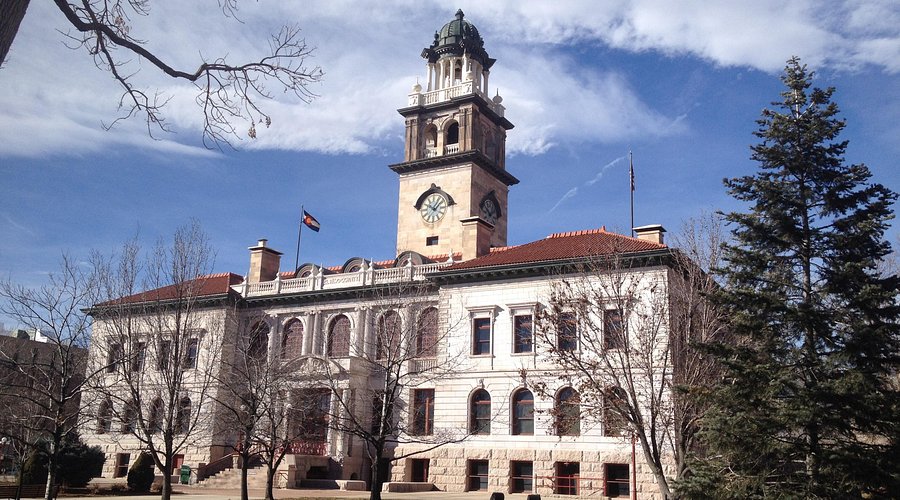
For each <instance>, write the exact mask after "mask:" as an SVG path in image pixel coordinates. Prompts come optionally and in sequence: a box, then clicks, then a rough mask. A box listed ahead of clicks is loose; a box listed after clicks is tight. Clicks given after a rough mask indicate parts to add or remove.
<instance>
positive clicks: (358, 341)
mask: <svg viewBox="0 0 900 500" xmlns="http://www.w3.org/2000/svg"><path fill="white" fill-rule="evenodd" d="M367 312H368V311H367V310H366V308H365V307H360V308H357V310H356V328H354V329H353V331H351V332H350V355H352V356H360V357H363V356H365V344H366V316H367V314H366V313H367Z"/></svg>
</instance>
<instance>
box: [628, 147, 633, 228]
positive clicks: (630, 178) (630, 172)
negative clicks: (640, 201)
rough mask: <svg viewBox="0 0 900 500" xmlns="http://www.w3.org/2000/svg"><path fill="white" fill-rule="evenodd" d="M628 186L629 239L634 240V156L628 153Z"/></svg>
mask: <svg viewBox="0 0 900 500" xmlns="http://www.w3.org/2000/svg"><path fill="white" fill-rule="evenodd" d="M628 165H629V166H628V185H629V190H630V191H631V237H632V238H634V155H632V153H631V151H630V150H629V151H628Z"/></svg>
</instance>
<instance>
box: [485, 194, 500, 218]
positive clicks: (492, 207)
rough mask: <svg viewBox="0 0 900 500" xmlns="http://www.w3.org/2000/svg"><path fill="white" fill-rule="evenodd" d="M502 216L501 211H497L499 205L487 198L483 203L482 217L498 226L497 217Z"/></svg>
mask: <svg viewBox="0 0 900 500" xmlns="http://www.w3.org/2000/svg"><path fill="white" fill-rule="evenodd" d="M499 216H500V211H499V210H497V204H496V203H494V200H492V199H490V198H487V199H485V200H484V201H482V202H481V217H482V218H483V219H484V220H486V221H488V222H490V223H491V224H497V217H499Z"/></svg>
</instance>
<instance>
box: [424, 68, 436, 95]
mask: <svg viewBox="0 0 900 500" xmlns="http://www.w3.org/2000/svg"><path fill="white" fill-rule="evenodd" d="M425 68H426V70H427V71H428V86H427V87H425V88H426V89H428V92H431V91H432V90H434V89H433V88H431V83H432V81H433V80H434V63H427V64H426V65H425Z"/></svg>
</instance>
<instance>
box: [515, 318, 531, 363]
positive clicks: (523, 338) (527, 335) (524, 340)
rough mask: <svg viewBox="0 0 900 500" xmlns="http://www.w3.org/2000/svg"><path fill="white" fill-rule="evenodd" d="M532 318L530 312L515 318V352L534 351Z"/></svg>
mask: <svg viewBox="0 0 900 500" xmlns="http://www.w3.org/2000/svg"><path fill="white" fill-rule="evenodd" d="M531 325H532V319H531V315H530V314H522V315H518V316H515V317H514V318H513V352H515V353H524V352H532V349H533V348H532V331H531Z"/></svg>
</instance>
